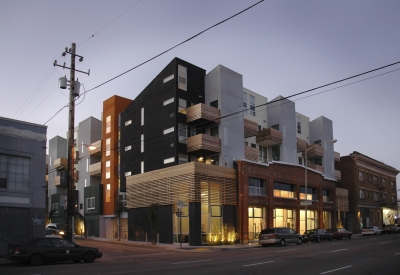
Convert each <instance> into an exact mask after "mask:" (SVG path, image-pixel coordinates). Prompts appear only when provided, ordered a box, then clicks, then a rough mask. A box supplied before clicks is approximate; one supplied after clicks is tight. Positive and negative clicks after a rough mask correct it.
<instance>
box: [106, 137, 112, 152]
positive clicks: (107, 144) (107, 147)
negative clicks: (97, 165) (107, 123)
mask: <svg viewBox="0 0 400 275" xmlns="http://www.w3.org/2000/svg"><path fill="white" fill-rule="evenodd" d="M110 153H111V138H107V139H106V156H109V155H110Z"/></svg>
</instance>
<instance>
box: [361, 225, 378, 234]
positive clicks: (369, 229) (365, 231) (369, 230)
mask: <svg viewBox="0 0 400 275" xmlns="http://www.w3.org/2000/svg"><path fill="white" fill-rule="evenodd" d="M361 234H362V235H363V236H366V235H375V236H376V235H382V229H380V228H379V227H377V226H366V227H364V228H363V230H362V231H361Z"/></svg>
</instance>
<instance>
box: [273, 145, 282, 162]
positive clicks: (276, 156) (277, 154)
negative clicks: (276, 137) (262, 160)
mask: <svg viewBox="0 0 400 275" xmlns="http://www.w3.org/2000/svg"><path fill="white" fill-rule="evenodd" d="M271 150H272V160H275V161H279V160H280V159H281V152H280V148H279V146H273V147H272V148H271Z"/></svg>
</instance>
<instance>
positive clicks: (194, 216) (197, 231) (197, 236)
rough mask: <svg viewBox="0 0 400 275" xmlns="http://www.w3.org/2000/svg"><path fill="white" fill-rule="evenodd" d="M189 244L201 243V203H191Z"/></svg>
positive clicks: (196, 244) (197, 244)
mask: <svg viewBox="0 0 400 275" xmlns="http://www.w3.org/2000/svg"><path fill="white" fill-rule="evenodd" d="M189 245H193V246H199V245H201V203H199V202H190V203H189Z"/></svg>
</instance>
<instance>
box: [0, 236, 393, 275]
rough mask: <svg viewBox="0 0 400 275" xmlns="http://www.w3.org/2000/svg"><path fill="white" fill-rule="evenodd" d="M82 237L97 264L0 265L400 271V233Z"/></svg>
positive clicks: (5, 273)
mask: <svg viewBox="0 0 400 275" xmlns="http://www.w3.org/2000/svg"><path fill="white" fill-rule="evenodd" d="M77 242H78V243H82V244H84V245H89V246H94V247H98V248H100V250H101V251H102V252H103V257H102V258H101V259H96V261H95V262H94V263H92V264H85V263H83V262H82V263H78V264H76V263H70V262H68V263H54V264H45V265H43V266H39V267H33V266H29V265H21V264H16V263H11V262H10V263H8V264H2V265H0V274H1V275H9V274H10V275H11V274H26V275H34V274H35V275H37V274H41V275H53V274H56V275H58V274H59V275H63V274H68V275H71V274H73V275H81V274H82V275H83V274H85V275H86V274H89V275H92V274H93V275H94V274H96V275H97V274H104V275H106V274H110V275H111V274H145V275H146V274H163V275H169V274H190V275H196V274H218V275H220V274H268V275H271V274H279V275H283V274H290V275H293V274H307V275H308V274H329V275H331V274H332V275H335V274H341V275H343V274H368V275H371V274H374V275H375V274H380V275H389V274H396V275H397V274H400V264H399V262H400V234H391V235H382V236H376V237H358V238H353V239H351V240H347V239H346V240H334V241H332V242H329V241H324V242H321V243H307V244H303V245H287V246H285V247H281V246H269V247H260V246H251V247H250V246H249V248H247V247H246V249H226V250H225V249H222V250H220V249H217V250H215V249H213V250H209V249H207V248H198V249H193V250H166V249H162V248H158V247H154V248H153V247H152V248H146V247H134V246H127V245H119V244H110V243H104V242H95V241H90V240H80V241H77Z"/></svg>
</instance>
